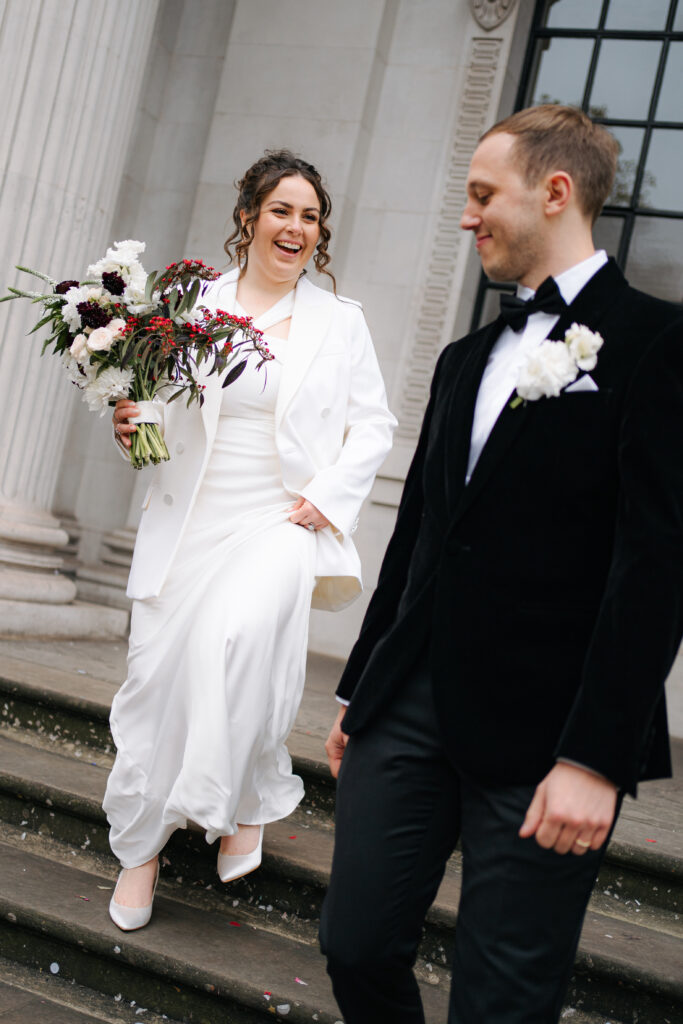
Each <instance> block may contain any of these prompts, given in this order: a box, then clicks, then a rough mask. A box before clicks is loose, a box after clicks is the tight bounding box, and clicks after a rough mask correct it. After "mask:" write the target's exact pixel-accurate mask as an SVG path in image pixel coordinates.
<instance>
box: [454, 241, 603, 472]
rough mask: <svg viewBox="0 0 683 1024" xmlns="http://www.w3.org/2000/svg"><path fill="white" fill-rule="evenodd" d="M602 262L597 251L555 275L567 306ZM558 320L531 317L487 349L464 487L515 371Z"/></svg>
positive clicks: (526, 291)
mask: <svg viewBox="0 0 683 1024" xmlns="http://www.w3.org/2000/svg"><path fill="white" fill-rule="evenodd" d="M606 262H607V253H606V252H605V250H604V249H600V250H599V251H598V252H594V253H593V255H592V256H589V257H588V259H587V260H583V261H582V262H581V263H577V264H576V266H574V267H570V269H569V270H565V271H564V272H563V273H562V274H558V275H557V277H556V278H555V282H556V284H557V287H558V288H559V289H560V294H561V295H562V298H563V299H564V301H565V302H566V303H567V305H569V303H570V302H573V301H574V299H575V298H576V296H577V295H578V294H579V292H580V291H581V289H582V288H583V287H584V286H585V285H586V284H588V282H589V281H590V279H591V277H593V275H594V274H596V273H597V272H598V270H599V269H600V267H602V266H603V264H605V263H606ZM534 294H535V293H534V292H533V291H532V290H531V288H525V287H524V285H521V284H520V285H517V295H518V297H519V298H520V299H524V300H526V299H530V298H531V297H532V296H533V295H534ZM559 319H560V318H559V316H557V315H556V314H552V313H542V312H538V313H532V314H531V315H530V316H529V319H528V320H527V324H526V327H525V328H524V329H523V330H522V331H513V330H512V328H511V327H505V328H504V329H503V332H502V334H501V335H500V337H499V338H498V340H497V341H496V343H495V345H494V346H493V348H492V349H491V352H490V354H489V358H488V362H487V363H486V369H485V370H484V374H483V376H482V378H481V384H480V385H479V393H478V395H477V404H476V405H475V407H474V419H473V421H472V435H471V439H470V457H469V460H468V463H467V477H466V483H469V481H470V477H471V476H472V472H473V470H474V467H475V466H476V464H477V460H478V458H479V456H480V455H481V451H482V448H483V447H484V445H485V444H486V442H487V440H488V437H489V434H490V433H491V431H492V430H493V426H494V424H495V422H496V420H497V419H498V417H499V416H500V414H501V412H502V411H503V409H504V407H505V403H506V402H507V400H508V399H509V397H510V395H511V394H512V392H513V391H514V389H515V387H516V385H517V378H518V376H519V371H520V370H521V368H522V365H523V363H524V360H525V358H526V355H527V353H528V352H529V351H530V350H531V349H533V348H537V347H538V345H540V344H541V342H542V341H544V340H545V339H546V338H547V337H548V335H549V334H550V332H551V330H552V329H553V327H554V326H555V324H556V323H557V321H558V320H559Z"/></svg>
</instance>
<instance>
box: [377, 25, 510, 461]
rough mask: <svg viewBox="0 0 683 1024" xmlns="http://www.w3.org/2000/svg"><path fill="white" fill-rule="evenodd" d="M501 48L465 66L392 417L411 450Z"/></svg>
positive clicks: (475, 53)
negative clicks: (473, 159) (435, 220)
mask: <svg viewBox="0 0 683 1024" xmlns="http://www.w3.org/2000/svg"><path fill="white" fill-rule="evenodd" d="M501 47H502V40H501V39H490V38H477V39H473V40H472V49H471V51H470V55H469V60H468V62H467V79H466V81H465V86H464V89H463V91H462V98H461V102H460V104H459V109H458V114H457V119H456V123H455V128H454V132H453V139H452V142H451V148H450V153H449V156H448V163H447V166H446V174H445V176H444V186H443V193H442V197H441V202H440V205H439V217H438V224H437V227H436V230H435V232H434V237H433V240H432V247H431V252H430V254H429V261H428V268H427V274H426V278H425V281H424V286H423V289H422V292H421V301H420V307H419V309H418V313H417V318H416V322H415V328H414V334H413V337H412V340H411V342H410V350H409V354H408V357H407V360H406V362H405V364H404V369H403V374H402V378H403V379H402V390H401V394H400V398H399V400H398V402H397V408H396V410H395V411H396V414H397V416H398V419H399V424H400V426H399V428H398V430H397V433H396V443H397V444H398V445H401V444H404V445H407V446H408V447H413V446H414V445H415V443H416V442H417V438H418V435H419V431H420V425H421V423H422V417H423V415H424V410H425V406H426V404H427V399H428V397H429V385H430V381H431V377H432V373H433V371H434V364H435V362H436V359H437V356H438V354H439V352H440V351H441V349H442V348H443V346H444V345H445V344H446V343H447V342H448V341H449V340H450V337H449V332H450V330H451V327H452V324H451V321H452V312H451V306H452V301H451V298H452V294H451V293H452V290H453V279H454V276H455V270H456V264H457V261H458V254H459V251H460V247H461V245H462V244H463V236H464V232H463V231H462V229H461V228H460V217H461V215H462V209H463V205H464V202H465V186H466V182H467V172H468V170H469V164H470V159H471V157H472V154H473V153H474V150H475V149H476V147H477V142H478V140H479V137H480V135H482V133H483V132H484V131H485V130H486V128H487V127H489V120H490V116H491V95H492V90H493V86H494V82H495V78H496V71H497V68H498V64H499V59H500V52H501Z"/></svg>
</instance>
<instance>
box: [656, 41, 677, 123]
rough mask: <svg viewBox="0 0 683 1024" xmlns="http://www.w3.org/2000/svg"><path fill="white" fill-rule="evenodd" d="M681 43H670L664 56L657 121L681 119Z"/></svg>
mask: <svg viewBox="0 0 683 1024" xmlns="http://www.w3.org/2000/svg"><path fill="white" fill-rule="evenodd" d="M682 97H683V43H671V45H670V46H669V52H668V54H667V58H666V67H665V69H664V81H663V82H662V91H661V92H660V94H659V102H658V103H657V111H656V117H657V120H658V121H681V120H683V102H681V98H682Z"/></svg>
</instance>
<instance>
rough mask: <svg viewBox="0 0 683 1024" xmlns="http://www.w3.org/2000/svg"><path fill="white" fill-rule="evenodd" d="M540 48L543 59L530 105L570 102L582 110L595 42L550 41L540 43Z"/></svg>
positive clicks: (531, 93)
mask: <svg viewBox="0 0 683 1024" xmlns="http://www.w3.org/2000/svg"><path fill="white" fill-rule="evenodd" d="M548 42H550V45H549V46H548ZM539 45H540V59H538V65H537V71H536V79H535V81H533V82H532V85H531V89H530V90H529V96H530V97H531V98H530V99H529V101H528V102H529V105H530V106H535V105H536V104H538V103H571V104H572V105H573V106H579V107H580V106H581V100H582V99H583V91H584V88H585V83H586V75H587V73H588V65H589V63H590V59H591V54H592V52H593V45H594V44H593V40H592V39H551V40H549V41H548V40H541V41H540V44H539ZM546 47H547V49H546ZM537 53H538V51H537Z"/></svg>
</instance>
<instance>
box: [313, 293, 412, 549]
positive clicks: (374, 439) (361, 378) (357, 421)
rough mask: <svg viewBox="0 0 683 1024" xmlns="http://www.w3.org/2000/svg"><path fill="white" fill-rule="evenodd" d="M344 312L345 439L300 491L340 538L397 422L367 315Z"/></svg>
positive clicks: (354, 515) (345, 533) (353, 520)
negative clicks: (348, 321) (347, 322)
mask: <svg viewBox="0 0 683 1024" xmlns="http://www.w3.org/2000/svg"><path fill="white" fill-rule="evenodd" d="M348 314H350V315H351V316H353V317H354V321H353V323H352V327H351V331H350V344H351V352H350V360H351V365H350V376H349V390H348V402H347V410H346V424H345V429H344V443H343V445H342V449H341V452H340V454H339V457H338V458H337V460H336V461H335V462H334V463H333V464H332V465H330V466H325V467H323V468H321V469H320V470H319V471H318V472H317V473H316V474H315V476H314V477H313V479H312V480H310V481H309V483H308V484H307V485H306V486H305V487H304V488H303V489H302V490H301V492H300V493H301V495H302V496H303V497H304V498H306V500H307V501H310V502H311V503H312V504H313V505H315V507H316V508H317V509H319V510H320V511H321V512H322V513H323V515H324V516H325V517H326V518H327V519H329V521H330V522H331V523H332V525H333V526H334V527H335V529H336V530H338V531H339V533H341V534H342V535H343V536H344V537H346V536H348V535H349V534H351V533H352V532H353V530H354V528H355V526H356V523H357V517H358V513H359V511H360V507H361V505H362V503H363V501H364V500H365V498H366V497H367V496H368V494H369V492H370V488H371V487H372V484H373V481H374V479H375V475H376V473H377V470H378V469H379V467H380V466H381V465H382V462H383V461H384V459H385V457H386V455H387V452H388V451H389V449H390V448H391V436H392V434H393V432H394V429H395V427H396V424H397V421H396V418H395V417H394V416H393V415H392V414H391V412H390V411H389V408H388V406H387V396H386V391H385V388H384V381H383V379H382V374H381V371H380V368H379V365H378V362H377V356H376V355H375V350H374V347H373V344H372V340H371V338H370V332H369V331H368V328H367V324H366V323H365V317H364V316H363V313H362V311H361V310H360V308H359V307H358V306H356V305H355V304H354V305H353V307H352V309H351V310H348V311H347V315H348Z"/></svg>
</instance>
